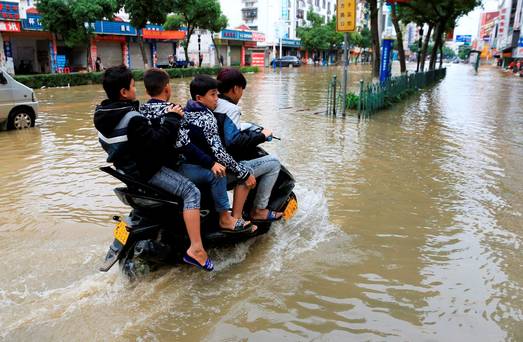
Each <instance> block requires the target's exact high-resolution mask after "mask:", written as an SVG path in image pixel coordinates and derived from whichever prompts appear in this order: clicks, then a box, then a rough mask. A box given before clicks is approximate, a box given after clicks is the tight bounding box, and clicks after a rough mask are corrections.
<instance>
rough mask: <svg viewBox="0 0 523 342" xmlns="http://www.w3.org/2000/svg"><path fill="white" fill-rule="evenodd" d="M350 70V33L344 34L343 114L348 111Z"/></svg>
mask: <svg viewBox="0 0 523 342" xmlns="http://www.w3.org/2000/svg"><path fill="white" fill-rule="evenodd" d="M348 69H349V33H348V32H345V33H344V34H343V104H342V111H341V112H342V113H343V115H345V111H346V110H347V78H348V71H349V70H348Z"/></svg>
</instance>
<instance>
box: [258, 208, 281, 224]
mask: <svg viewBox="0 0 523 342" xmlns="http://www.w3.org/2000/svg"><path fill="white" fill-rule="evenodd" d="M277 213H278V212H276V211H273V210H269V211H268V212H267V217H266V218H265V219H255V218H251V220H252V221H258V222H259V221H264V222H274V221H279V220H281V219H282V217H283V214H282V215H281V216H280V217H277V216H276V214H277Z"/></svg>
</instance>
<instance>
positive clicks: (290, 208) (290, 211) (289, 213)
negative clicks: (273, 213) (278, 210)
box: [283, 198, 298, 220]
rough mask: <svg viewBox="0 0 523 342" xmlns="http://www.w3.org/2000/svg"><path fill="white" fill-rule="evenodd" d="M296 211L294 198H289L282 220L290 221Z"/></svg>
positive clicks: (296, 202)
mask: <svg viewBox="0 0 523 342" xmlns="http://www.w3.org/2000/svg"><path fill="white" fill-rule="evenodd" d="M297 210H298V201H296V199H295V198H291V200H290V201H289V203H288V204H287V207H286V208H285V211H284V212H283V219H285V220H290V219H291V218H292V217H293V216H294V215H295V214H296V211H297Z"/></svg>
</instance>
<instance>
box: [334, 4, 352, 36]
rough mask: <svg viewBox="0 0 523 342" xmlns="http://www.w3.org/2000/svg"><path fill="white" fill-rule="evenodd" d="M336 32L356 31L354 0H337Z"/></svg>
mask: <svg viewBox="0 0 523 342" xmlns="http://www.w3.org/2000/svg"><path fill="white" fill-rule="evenodd" d="M336 31H338V32H354V31H356V0H337V2H336Z"/></svg>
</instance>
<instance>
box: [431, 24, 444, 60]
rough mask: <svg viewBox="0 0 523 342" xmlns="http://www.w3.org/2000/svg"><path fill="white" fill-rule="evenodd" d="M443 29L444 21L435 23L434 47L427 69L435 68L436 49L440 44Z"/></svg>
mask: <svg viewBox="0 0 523 342" xmlns="http://www.w3.org/2000/svg"><path fill="white" fill-rule="evenodd" d="M444 29H445V21H440V22H439V23H438V24H437V25H436V30H435V31H434V48H433V49H432V53H431V54H430V64H429V70H434V69H435V68H436V59H437V58H438V50H439V46H440V44H441V39H442V36H443V32H444Z"/></svg>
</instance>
